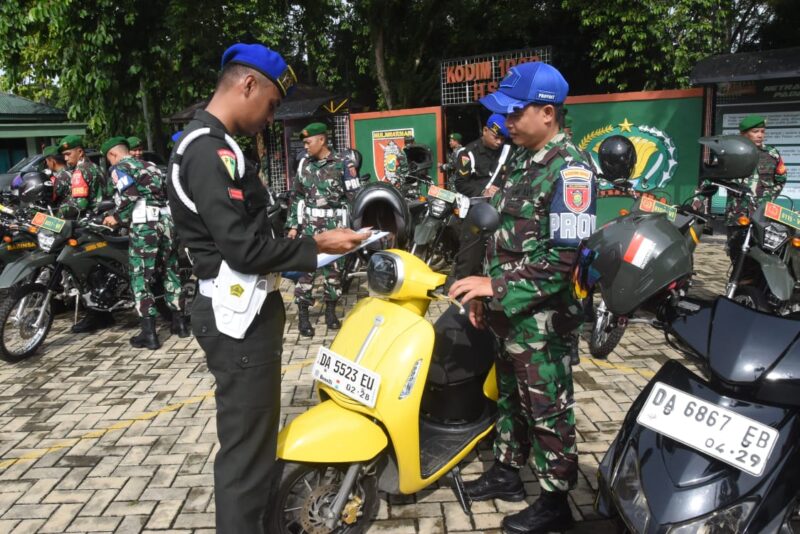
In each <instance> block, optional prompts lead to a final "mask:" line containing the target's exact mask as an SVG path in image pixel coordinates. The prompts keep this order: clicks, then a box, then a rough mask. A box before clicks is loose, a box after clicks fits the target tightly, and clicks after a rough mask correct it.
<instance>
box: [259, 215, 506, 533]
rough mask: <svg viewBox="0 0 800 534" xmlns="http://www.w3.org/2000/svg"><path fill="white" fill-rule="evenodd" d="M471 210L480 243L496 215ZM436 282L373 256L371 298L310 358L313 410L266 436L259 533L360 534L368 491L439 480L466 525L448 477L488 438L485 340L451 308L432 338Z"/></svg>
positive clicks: (493, 394) (395, 256) (405, 258)
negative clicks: (263, 517) (430, 312)
mask: <svg viewBox="0 0 800 534" xmlns="http://www.w3.org/2000/svg"><path fill="white" fill-rule="evenodd" d="M483 206H485V207H484V208H479V209H478V210H477V211H478V212H479V213H476V214H473V217H471V218H470V219H472V223H471V224H473V226H474V227H475V228H476V230H477V231H480V232H481V233H482V234H484V235H489V234H491V233H492V232H493V231H494V229H495V228H497V212H495V211H494V209H493V208H491V207H490V206H488V205H483ZM486 208H488V209H486ZM489 210H491V211H489ZM445 278H446V277H445V275H443V274H438V273H434V272H433V271H431V269H430V268H429V267H428V266H427V265H425V263H424V262H423V261H422V260H420V259H419V258H417V257H415V256H413V255H411V254H409V253H407V252H404V251H401V250H387V251H381V252H376V253H375V254H373V256H372V258H371V259H370V263H369V266H368V268H367V281H368V284H369V289H370V292H371V295H372V296H370V297H369V298H366V299H364V300H362V301H360V302H359V303H358V304H357V305H356V306H355V307H354V308H353V310H352V311H351V312H350V313H349V314H348V316H347V318H346V319H345V321H344V323H343V324H342V328H341V330H340V332H339V334H338V335H337V336H336V338H335V339H334V340H333V343H332V345H331V346H330V348H325V347H322V348H320V350H319V353H318V355H317V359H316V361H315V364H314V367H313V371H312V373H313V376H314V378H315V380H316V384H317V392H318V394H319V397H320V401H321V402H320V403H319V404H318V405H316V406H314V407H313V408H311V409H309V410H308V411H307V412H305V413H304V414H302V415H300V416H298V417H297V418H296V419H294V420H293V421H292V422H290V423H289V424H287V425H286V427H285V428H284V429H283V430H282V431H281V433H280V435H279V436H278V458H279V459H280V461H281V462H282V463H283V475H282V479H281V484H280V487H279V489H278V499H277V502H275V503H270V504H271V508H272V510H273V512H272V519H271V528H270V532H274V533H276V534H277V533H292V534H299V533H309V534H311V533H313V534H318V533H333V532H336V533H348V534H350V533H356V532H363V531H365V530H366V528H367V527H368V526H369V523H370V522H371V520H372V518H373V517H374V515H375V513H376V512H377V509H378V490H382V491H386V492H388V493H393V494H412V493H415V492H417V491H420V490H421V489H423V488H426V487H428V486H430V485H431V484H433V483H434V482H436V481H437V480H439V479H440V478H441V477H442V476H444V475H446V474H448V473H449V474H451V476H452V479H453V489H454V491H455V492H456V495H457V496H458V498H459V501H460V502H461V505H462V507H463V508H464V511H465V512H467V513H469V502H468V499H467V498H466V496H465V495H464V493H463V486H462V481H461V476H460V473H459V468H458V465H459V462H461V460H463V459H464V457H466V456H467V455H468V454H469V453H470V452H471V451H472V450H473V449H474V448H475V446H476V444H477V443H478V442H479V441H480V440H481V439H482V438H483V437H485V436H486V435H487V434H489V432H490V431H491V430H492V428H493V426H494V422H495V402H494V401H496V400H497V386H496V378H495V374H494V366H493V363H492V361H493V358H492V354H493V352H492V351H493V339H492V337H491V334H489V333H488V332H485V331H480V330H475V329H474V328H471V327H470V326H469V324H468V319H467V317H466V315H463V314H459V313H458V311H457V308H456V306H451V308H450V309H449V310H448V311H447V312H446V313H445V314H443V316H442V317H441V318H440V319H439V321H437V323H436V325H435V326H434V325H432V324H431V323H430V322H428V321H426V320H425V319H424V316H425V313H426V312H427V309H428V306H429V304H430V302H431V300H434V299H440V298H441V299H446V298H447V297H446V296H444V294H443V293H442V292H441V291H442V288H443V285H444V283H445Z"/></svg>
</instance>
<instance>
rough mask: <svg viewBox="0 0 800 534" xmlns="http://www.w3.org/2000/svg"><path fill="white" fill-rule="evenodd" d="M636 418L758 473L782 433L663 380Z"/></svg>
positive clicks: (743, 468) (757, 474) (725, 460)
mask: <svg viewBox="0 0 800 534" xmlns="http://www.w3.org/2000/svg"><path fill="white" fill-rule="evenodd" d="M636 422H637V423H639V424H640V425H642V426H646V427H647V428H649V429H651V430H654V431H656V432H658V433H659V434H663V435H665V436H667V437H670V438H672V439H674V440H676V441H679V442H681V443H683V444H684V445H687V446H689V447H691V448H693V449H696V450H698V451H700V452H702V453H705V454H707V455H709V456H712V457H714V458H716V459H718V460H722V461H723V462H725V463H727V464H730V465H732V466H734V467H736V468H739V469H741V470H742V471H745V472H746V473H750V474H751V475H754V476H757V477H758V476H761V474H762V473H763V472H764V466H765V465H766V464H767V459H768V458H769V455H770V454H771V453H772V448H773V447H774V446H775V442H776V441H778V435H779V432H778V431H777V430H775V429H774V428H772V427H769V426H767V425H764V424H761V423H759V422H758V421H754V420H753V419H750V418H749V417H745V416H744V415H740V414H738V413H736V412H734V411H732V410H728V409H727V408H723V407H721V406H717V405H716V404H712V403H710V402H706V401H704V400H702V399H699V398H697V397H695V396H694V395H689V394H688V393H685V392H683V391H681V390H678V389H675V388H673V387H670V386H668V385H666V384H664V383H661V382H656V384H655V386H653V390H652V391H651V392H650V396H649V397H647V402H645V404H644V407H643V408H642V411H641V412H639V416H638V417H637V418H636Z"/></svg>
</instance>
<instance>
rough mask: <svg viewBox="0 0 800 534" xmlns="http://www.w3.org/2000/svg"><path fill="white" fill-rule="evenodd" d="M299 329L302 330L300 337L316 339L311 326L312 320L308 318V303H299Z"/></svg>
mask: <svg viewBox="0 0 800 534" xmlns="http://www.w3.org/2000/svg"><path fill="white" fill-rule="evenodd" d="M297 318H298V321H297V329H298V330H300V335H301V336H303V337H314V327H312V326H311V320H310V319H309V318H308V303H307V302H298V303H297Z"/></svg>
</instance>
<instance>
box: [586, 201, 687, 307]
mask: <svg viewBox="0 0 800 534" xmlns="http://www.w3.org/2000/svg"><path fill="white" fill-rule="evenodd" d="M691 274H692V250H691V249H690V248H689V244H688V243H687V240H686V238H685V237H684V236H683V234H681V232H680V230H679V229H678V228H677V227H676V226H675V225H674V224H673V223H672V222H670V221H669V220H668V219H667V218H666V217H663V216H660V215H658V214H652V213H643V214H633V215H630V216H626V217H620V218H618V219H615V220H614V221H612V222H611V223H609V224H607V225H605V226H604V227H602V228H601V229H600V230H598V231H597V232H595V233H594V234H592V235H591V237H589V238H588V239H586V240H585V241H584V242H583V243H582V244H581V246H580V248H579V249H578V258H577V260H576V262H575V264H574V266H573V270H572V283H573V289H574V292H575V295H576V296H577V297H579V298H585V297H587V296H588V294H589V292H590V291H591V290H592V289H593V288H594V287H595V286H599V288H600V294H601V295H602V297H603V301H604V302H605V303H606V307H607V308H608V310H609V311H610V312H611V313H614V314H616V315H628V314H630V313H631V312H632V311H634V310H635V309H637V308H639V307H640V306H642V305H643V304H645V303H646V302H647V301H648V300H650V299H651V298H652V297H654V296H655V295H657V294H659V293H660V292H662V291H664V290H666V289H669V288H670V286H671V285H673V284H677V283H679V282H680V281H682V280H684V279H686V278H687V277H688V276H690V275H691Z"/></svg>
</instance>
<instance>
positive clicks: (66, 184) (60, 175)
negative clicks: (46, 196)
mask: <svg viewBox="0 0 800 534" xmlns="http://www.w3.org/2000/svg"><path fill="white" fill-rule="evenodd" d="M50 179H51V180H52V181H53V209H55V210H58V208H59V207H60V206H61V204H63V203H64V202H66V200H67V199H68V198H70V196H71V192H72V186H71V182H72V172H71V171H70V170H69V168H67V167H64V168H62V169H61V170H59V171H55V172H54V173H53V174H52V175H51V177H50Z"/></svg>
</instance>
